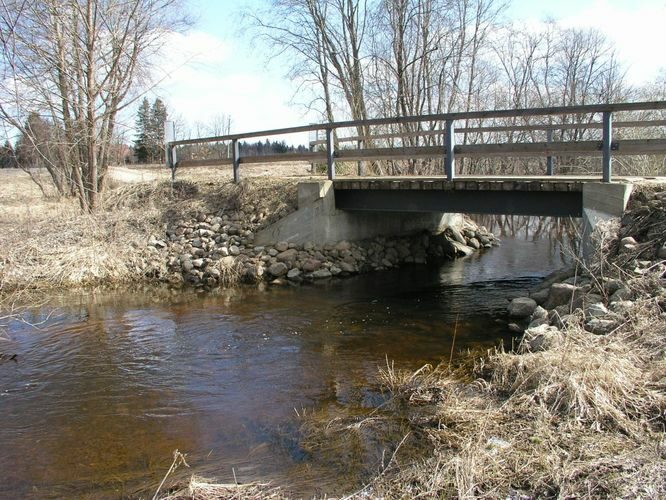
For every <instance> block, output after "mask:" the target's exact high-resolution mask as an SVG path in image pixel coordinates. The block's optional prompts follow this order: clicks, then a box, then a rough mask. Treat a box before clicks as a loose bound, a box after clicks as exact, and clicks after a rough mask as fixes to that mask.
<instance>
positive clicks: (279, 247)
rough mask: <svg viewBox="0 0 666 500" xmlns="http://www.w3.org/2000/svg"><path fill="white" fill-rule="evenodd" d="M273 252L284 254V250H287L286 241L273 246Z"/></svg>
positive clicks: (287, 244)
mask: <svg viewBox="0 0 666 500" xmlns="http://www.w3.org/2000/svg"><path fill="white" fill-rule="evenodd" d="M275 250H277V251H278V252H284V251H285V250H289V243H287V242H286V241H280V242H279V243H278V244H276V245H275Z"/></svg>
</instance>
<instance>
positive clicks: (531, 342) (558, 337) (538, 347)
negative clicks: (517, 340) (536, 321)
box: [520, 325, 564, 352]
mask: <svg viewBox="0 0 666 500" xmlns="http://www.w3.org/2000/svg"><path fill="white" fill-rule="evenodd" d="M563 340H564V335H563V334H562V332H561V331H560V330H559V329H558V328H556V327H554V326H548V325H540V326H537V327H535V328H528V329H527V330H525V334H524V336H523V341H522V342H521V344H520V349H521V351H523V352H540V351H547V350H548V349H552V348H553V347H556V346H558V345H560V344H561V343H562V341H563Z"/></svg>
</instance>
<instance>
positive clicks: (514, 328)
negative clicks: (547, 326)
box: [507, 323, 524, 333]
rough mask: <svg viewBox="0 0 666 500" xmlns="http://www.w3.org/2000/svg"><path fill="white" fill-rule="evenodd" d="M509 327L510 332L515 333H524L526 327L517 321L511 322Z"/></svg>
mask: <svg viewBox="0 0 666 500" xmlns="http://www.w3.org/2000/svg"><path fill="white" fill-rule="evenodd" d="M507 328H508V329H509V331H510V332H513V333H523V331H524V328H523V327H521V326H520V325H518V324H517V323H509V324H508V325H507Z"/></svg>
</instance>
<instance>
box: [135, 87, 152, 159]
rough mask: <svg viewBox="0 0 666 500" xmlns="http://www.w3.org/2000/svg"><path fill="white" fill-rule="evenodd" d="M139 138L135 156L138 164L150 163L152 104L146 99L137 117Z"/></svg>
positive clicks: (136, 142)
mask: <svg viewBox="0 0 666 500" xmlns="http://www.w3.org/2000/svg"><path fill="white" fill-rule="evenodd" d="M136 130H137V133H138V135H137V138H136V140H135V141H134V154H135V155H136V161H137V162H138V163H148V158H149V156H150V146H149V144H150V137H149V134H150V103H149V102H148V98H146V97H144V98H143V101H142V102H141V106H139V111H138V112H137V117H136Z"/></svg>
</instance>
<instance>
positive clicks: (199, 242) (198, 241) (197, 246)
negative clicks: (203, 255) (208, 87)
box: [190, 238, 203, 248]
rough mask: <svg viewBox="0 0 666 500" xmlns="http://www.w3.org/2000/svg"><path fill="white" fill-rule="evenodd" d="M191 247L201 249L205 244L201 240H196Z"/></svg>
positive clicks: (191, 243)
mask: <svg viewBox="0 0 666 500" xmlns="http://www.w3.org/2000/svg"><path fill="white" fill-rule="evenodd" d="M190 245H192V246H193V247H194V248H201V247H202V246H203V243H202V241H201V240H200V239H199V238H194V239H193V240H192V241H191V242H190Z"/></svg>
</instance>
